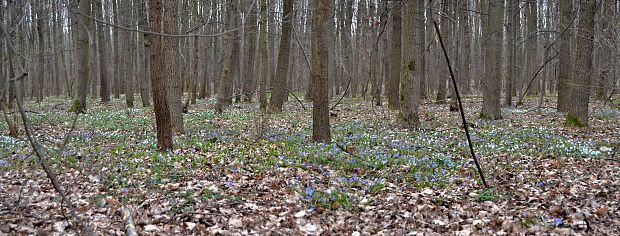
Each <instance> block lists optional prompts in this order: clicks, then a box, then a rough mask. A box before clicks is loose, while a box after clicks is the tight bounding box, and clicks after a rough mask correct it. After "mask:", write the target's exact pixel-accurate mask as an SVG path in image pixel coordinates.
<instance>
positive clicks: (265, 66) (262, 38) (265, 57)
mask: <svg viewBox="0 0 620 236" xmlns="http://www.w3.org/2000/svg"><path fill="white" fill-rule="evenodd" d="M258 42H259V47H260V57H261V65H260V80H259V83H258V88H259V92H258V101H259V104H260V105H259V108H260V110H261V111H265V110H266V109H267V80H268V79H269V51H268V50H269V49H268V48H267V0H260V33H259V39H258Z"/></svg>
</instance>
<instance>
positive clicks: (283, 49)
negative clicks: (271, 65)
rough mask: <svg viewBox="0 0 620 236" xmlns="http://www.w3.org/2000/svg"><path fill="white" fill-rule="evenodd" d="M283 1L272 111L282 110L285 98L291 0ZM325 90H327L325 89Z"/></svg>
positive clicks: (291, 9) (289, 46) (291, 11)
mask: <svg viewBox="0 0 620 236" xmlns="http://www.w3.org/2000/svg"><path fill="white" fill-rule="evenodd" d="M283 1H284V13H283V14H284V17H283V18H282V34H281V37H280V49H279V50H278V69H277V71H276V77H275V80H274V84H273V93H272V96H271V101H270V103H269V110H270V111H271V112H274V113H281V112H282V105H283V104H284V100H285V99H286V97H287V95H288V92H287V89H286V88H287V85H286V75H287V73H288V66H289V65H288V63H289V58H290V51H291V35H292V34H291V30H292V28H293V0H283ZM326 92H327V90H326Z"/></svg>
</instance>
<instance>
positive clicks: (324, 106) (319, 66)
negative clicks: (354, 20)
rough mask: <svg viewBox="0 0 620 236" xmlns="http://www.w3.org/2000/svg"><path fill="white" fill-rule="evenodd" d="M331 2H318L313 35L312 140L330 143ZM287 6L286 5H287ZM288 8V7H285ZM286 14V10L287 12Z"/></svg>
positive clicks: (317, 0)
mask: <svg viewBox="0 0 620 236" xmlns="http://www.w3.org/2000/svg"><path fill="white" fill-rule="evenodd" d="M328 1H329V0H316V9H315V12H314V20H313V27H312V29H313V31H314V32H313V34H312V47H313V50H312V80H313V83H314V100H313V101H314V106H313V107H312V140H314V141H318V142H323V143H330V142H331V134H330V125H329V107H328V105H329V100H328V97H327V96H328V94H327V89H328V87H327V76H328V74H327V62H328V58H327V42H326V38H325V36H326V35H325V27H331V26H327V22H328V20H327V18H328V16H327V14H328V12H329V11H328ZM285 4H286V3H285ZM285 8H286V7H285ZM285 12H286V10H285Z"/></svg>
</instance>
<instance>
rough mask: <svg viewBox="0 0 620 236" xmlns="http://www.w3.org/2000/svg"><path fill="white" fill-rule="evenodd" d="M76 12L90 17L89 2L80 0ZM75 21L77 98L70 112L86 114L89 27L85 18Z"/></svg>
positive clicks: (88, 0) (75, 16)
mask: <svg viewBox="0 0 620 236" xmlns="http://www.w3.org/2000/svg"><path fill="white" fill-rule="evenodd" d="M78 10H79V12H80V13H81V14H82V15H86V16H90V0H80V1H79V5H78ZM73 17H74V18H75V21H77V24H76V25H77V28H76V30H77V33H78V40H77V47H76V55H77V60H76V62H77V63H76V64H77V65H76V66H77V68H78V75H79V79H78V90H77V97H76V98H75V100H73V104H72V105H71V110H72V111H74V112H76V113H86V95H87V94H86V93H87V92H88V78H89V74H88V73H89V69H90V68H89V66H90V63H89V59H90V56H89V38H88V26H89V25H90V24H89V22H90V20H88V19H87V18H86V17H83V16H78V15H77V14H76V15H74V16H73Z"/></svg>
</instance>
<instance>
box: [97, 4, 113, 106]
mask: <svg viewBox="0 0 620 236" xmlns="http://www.w3.org/2000/svg"><path fill="white" fill-rule="evenodd" d="M95 13H96V14H97V18H98V19H103V16H104V13H103V0H97V5H96V9H95ZM108 32H109V29H108V26H107V25H105V24H103V23H99V24H97V37H98V42H99V77H100V78H99V97H100V98H101V102H103V103H108V102H110V80H109V78H108V76H109V75H108V54H107V53H108V47H107V45H108V41H107V35H108Z"/></svg>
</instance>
